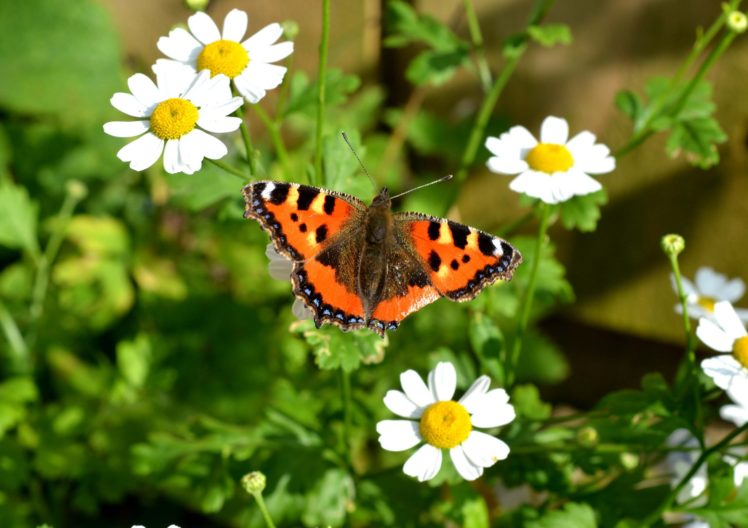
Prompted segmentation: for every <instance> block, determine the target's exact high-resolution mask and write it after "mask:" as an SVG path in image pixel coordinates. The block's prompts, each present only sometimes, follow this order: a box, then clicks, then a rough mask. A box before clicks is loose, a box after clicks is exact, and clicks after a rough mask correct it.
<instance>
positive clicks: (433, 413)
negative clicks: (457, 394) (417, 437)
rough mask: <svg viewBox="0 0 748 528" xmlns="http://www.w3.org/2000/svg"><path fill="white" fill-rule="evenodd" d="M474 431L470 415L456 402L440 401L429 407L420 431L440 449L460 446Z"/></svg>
mask: <svg viewBox="0 0 748 528" xmlns="http://www.w3.org/2000/svg"><path fill="white" fill-rule="evenodd" d="M472 429H473V426H472V424H471V423H470V415H469V414H468V412H467V410H466V409H465V407H463V406H462V404H460V403H457V402H456V401H451V400H450V401H440V402H436V403H434V404H432V405H429V406H428V407H427V408H426V410H425V411H424V412H423V415H421V422H420V431H421V436H422V437H423V439H424V440H426V442H428V443H429V444H431V445H432V446H434V447H438V448H440V449H451V448H453V447H456V446H458V445H460V444H461V443H462V442H464V441H465V440H466V439H467V437H468V436H469V435H470V431H471V430H472Z"/></svg>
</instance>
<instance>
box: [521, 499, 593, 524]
mask: <svg viewBox="0 0 748 528" xmlns="http://www.w3.org/2000/svg"><path fill="white" fill-rule="evenodd" d="M526 526H527V527H528V528H596V527H597V522H596V521H595V512H594V511H593V510H592V508H590V507H589V506H588V505H587V504H578V503H574V502H570V503H568V504H566V505H565V506H564V507H563V508H562V509H560V510H555V511H552V512H549V513H547V514H545V515H543V517H541V518H540V519H538V520H537V521H531V522H528V523H527V524H526Z"/></svg>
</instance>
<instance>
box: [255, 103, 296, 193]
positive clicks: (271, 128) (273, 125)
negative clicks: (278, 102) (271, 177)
mask: <svg viewBox="0 0 748 528" xmlns="http://www.w3.org/2000/svg"><path fill="white" fill-rule="evenodd" d="M252 108H253V109H254V111H255V113H256V114H257V116H258V117H259V118H260V120H261V121H262V123H263V124H264V125H265V127H266V128H267V130H268V132H269V133H270V140H271V141H272V142H273V146H274V147H275V152H276V154H277V155H278V161H280V163H281V166H282V167H283V172H284V174H285V176H286V178H288V177H289V176H290V169H289V165H288V150H287V149H286V145H285V143H283V137H282V136H281V134H280V130H279V124H278V123H277V122H276V121H274V120H273V119H271V118H270V116H269V115H268V113H267V112H266V111H265V109H264V108H262V107H261V106H260V105H254V106H253V107H252Z"/></svg>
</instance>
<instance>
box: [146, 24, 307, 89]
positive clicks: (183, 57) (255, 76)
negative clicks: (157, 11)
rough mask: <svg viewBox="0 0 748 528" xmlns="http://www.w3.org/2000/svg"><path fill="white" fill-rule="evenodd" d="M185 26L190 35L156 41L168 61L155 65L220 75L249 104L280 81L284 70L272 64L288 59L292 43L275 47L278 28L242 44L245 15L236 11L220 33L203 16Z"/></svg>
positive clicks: (271, 26) (178, 32) (174, 32)
mask: <svg viewBox="0 0 748 528" xmlns="http://www.w3.org/2000/svg"><path fill="white" fill-rule="evenodd" d="M187 26H188V27H189V31H187V30H185V29H182V28H176V29H173V30H171V31H170V32H169V36H168V37H161V38H160V39H159V40H158V44H157V45H158V49H160V50H161V51H162V52H163V53H164V55H166V56H167V57H169V59H159V60H158V61H156V64H159V63H170V62H177V63H181V64H185V65H187V66H189V67H190V68H192V69H193V70H195V71H200V70H210V72H211V73H212V74H213V75H218V74H221V73H222V74H224V75H226V76H227V77H229V78H230V79H231V80H232V81H233V83H234V86H235V87H236V90H237V91H238V92H239V93H240V94H242V95H243V96H244V97H245V98H246V99H247V101H249V102H250V103H257V102H259V100H260V99H262V98H263V97H265V93H266V92H267V90H272V89H273V88H276V87H277V86H278V85H279V84H280V83H281V82H282V81H283V77H284V75H285V74H286V68H285V67H283V66H278V65H276V64H271V63H273V62H277V61H279V60H281V59H285V58H286V57H288V56H289V55H290V54H291V53H292V52H293V42H280V43H278V44H276V43H275V42H276V41H277V40H278V38H280V36H281V35H282V34H283V29H282V28H281V26H280V24H277V23H273V24H269V25H267V26H265V27H264V28H262V29H261V30H260V31H258V32H257V33H255V34H254V35H252V36H251V37H249V38H248V39H247V40H244V41H242V39H243V38H244V35H245V33H246V32H247V13H245V12H244V11H240V10H239V9H232V10H231V11H229V13H228V14H227V15H226V18H224V20H223V31H219V29H218V26H216V24H215V22H213V19H211V18H210V17H209V16H208V15H206V14H205V13H202V12H198V13H195V14H194V15H192V16H191V17H190V18H189V19H187Z"/></svg>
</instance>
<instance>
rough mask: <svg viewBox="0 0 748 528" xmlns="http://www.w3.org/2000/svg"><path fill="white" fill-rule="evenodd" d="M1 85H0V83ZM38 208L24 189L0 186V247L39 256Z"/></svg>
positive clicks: (5, 185)
mask: <svg viewBox="0 0 748 528" xmlns="http://www.w3.org/2000/svg"><path fill="white" fill-rule="evenodd" d="M0 84H1V83H0ZM37 214H38V207H37V205H36V204H35V203H34V202H33V201H32V200H31V199H30V198H29V194H28V192H27V191H26V189H25V188H24V187H21V186H19V185H14V184H12V183H9V182H6V183H1V184H0V245H3V246H7V247H10V248H20V249H25V250H26V251H28V252H29V253H30V254H32V255H38V254H39V244H38V241H37V238H36V221H37Z"/></svg>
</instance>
